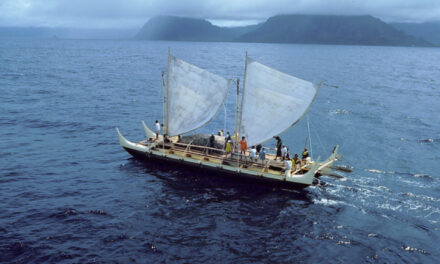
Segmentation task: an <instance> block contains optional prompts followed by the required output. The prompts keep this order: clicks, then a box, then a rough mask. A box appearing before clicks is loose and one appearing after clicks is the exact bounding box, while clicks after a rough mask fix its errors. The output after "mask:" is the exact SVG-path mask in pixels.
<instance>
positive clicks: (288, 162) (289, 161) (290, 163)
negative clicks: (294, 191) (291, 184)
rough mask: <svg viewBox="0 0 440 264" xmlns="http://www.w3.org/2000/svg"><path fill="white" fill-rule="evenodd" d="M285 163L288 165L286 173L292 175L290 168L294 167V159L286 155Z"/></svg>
mask: <svg viewBox="0 0 440 264" xmlns="http://www.w3.org/2000/svg"><path fill="white" fill-rule="evenodd" d="M284 165H285V166H286V169H285V175H286V177H287V176H290V170H291V169H292V161H291V160H290V156H289V155H286V159H285V160H284Z"/></svg>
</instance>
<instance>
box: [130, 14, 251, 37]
mask: <svg viewBox="0 0 440 264" xmlns="http://www.w3.org/2000/svg"><path fill="white" fill-rule="evenodd" d="M257 27H258V25H253V26H247V27H233V28H227V27H218V26H214V25H212V24H211V23H210V22H208V21H206V20H203V19H196V18H186V17H174V16H158V17H153V18H151V19H150V20H149V21H148V22H147V23H145V25H144V26H143V27H142V29H141V30H140V31H139V32H138V34H137V35H136V36H135V38H136V39H145V40H177V41H234V40H235V39H237V38H238V37H239V36H241V35H243V34H245V33H247V32H249V31H251V30H254V29H256V28H257Z"/></svg>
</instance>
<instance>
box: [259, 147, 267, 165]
mask: <svg viewBox="0 0 440 264" xmlns="http://www.w3.org/2000/svg"><path fill="white" fill-rule="evenodd" d="M258 157H259V158H260V160H261V164H264V160H265V159H266V150H264V148H262V149H261V151H260V153H259V155H258Z"/></svg>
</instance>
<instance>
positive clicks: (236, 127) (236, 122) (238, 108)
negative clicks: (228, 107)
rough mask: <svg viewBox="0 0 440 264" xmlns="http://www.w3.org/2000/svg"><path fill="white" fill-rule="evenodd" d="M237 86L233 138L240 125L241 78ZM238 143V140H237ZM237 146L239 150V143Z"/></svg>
mask: <svg viewBox="0 0 440 264" xmlns="http://www.w3.org/2000/svg"><path fill="white" fill-rule="evenodd" d="M236 85H237V96H236V98H235V128H234V132H233V133H234V134H233V136H235V134H236V133H237V131H238V125H239V121H238V120H239V117H240V116H239V115H240V105H239V99H238V98H239V97H240V79H239V78H237V82H236ZM236 141H237V140H236ZM235 143H236V144H235V146H234V149H237V142H235Z"/></svg>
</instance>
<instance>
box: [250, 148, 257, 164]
mask: <svg viewBox="0 0 440 264" xmlns="http://www.w3.org/2000/svg"><path fill="white" fill-rule="evenodd" d="M256 154H257V150H256V149H255V146H252V147H251V150H250V151H249V157H250V158H251V161H252V162H253V161H254V160H255V155H256Z"/></svg>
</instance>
